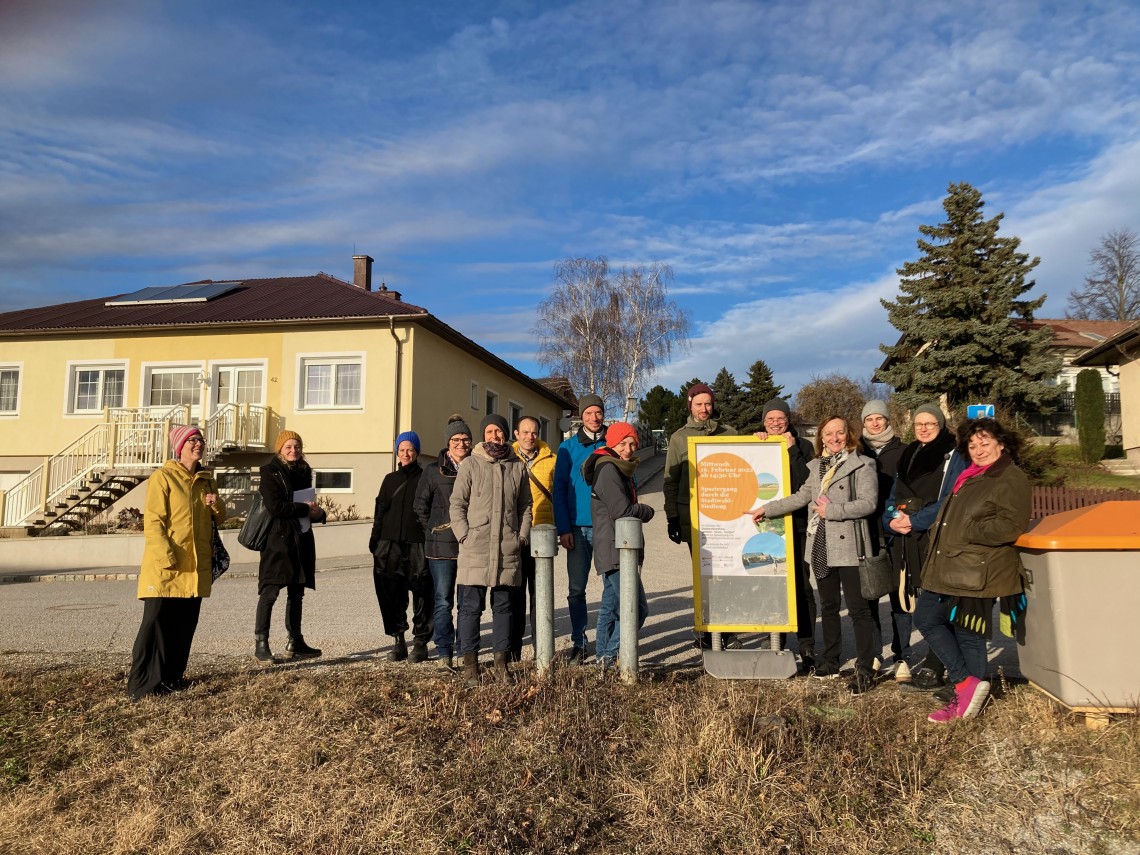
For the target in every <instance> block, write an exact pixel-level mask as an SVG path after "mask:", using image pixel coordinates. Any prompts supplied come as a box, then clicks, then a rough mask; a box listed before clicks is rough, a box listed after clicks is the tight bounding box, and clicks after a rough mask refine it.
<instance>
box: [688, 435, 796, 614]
mask: <svg viewBox="0 0 1140 855" xmlns="http://www.w3.org/2000/svg"><path fill="white" fill-rule="evenodd" d="M789 484H790V474H789V470H788V455H787V453H786V451H785V447H784V443H783V442H782V441H781V440H779V439H775V438H773V439H768V440H759V439H756V438H755V437H743V436H717V437H690V438H689V488H690V495H691V497H692V500H691V508H692V523H693V544H694V547H695V548H694V549H693V600H694V623H695V625H696V628H697V629H698V630H700V631H707V632H792V631H794V630H795V629H796V603H795V597H796V593H795V585H794V584H792V577H791V576H790V575H789V568H794V566H795V564H794V562H793V554H792V518H791V515H788V516H786V517H780V518H778V519H774V520H768V519H765V520H762V521H761V522H760V524H759V525H757V524H756V523H754V522H752V517H751V516H749V515H748V512H749V511H751V510H754V509H755V508H757V507H759V506H760V505H761V504H763V503H764V502H767V501H769V500H771V499H778V498H782V497H784V496H786V495H788V492H789Z"/></svg>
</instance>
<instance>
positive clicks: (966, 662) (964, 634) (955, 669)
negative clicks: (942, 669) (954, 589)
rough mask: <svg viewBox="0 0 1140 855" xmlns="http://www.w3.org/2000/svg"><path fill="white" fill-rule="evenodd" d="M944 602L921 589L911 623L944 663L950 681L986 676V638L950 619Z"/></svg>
mask: <svg viewBox="0 0 1140 855" xmlns="http://www.w3.org/2000/svg"><path fill="white" fill-rule="evenodd" d="M947 606H948V603H947V602H945V601H943V600H941V599H940V598H939V595H938V594H935V593H933V592H932V591H926V590H924V591H922V592H920V593H919V595H918V601H917V602H916V603H915V605H914V625H915V627H916V628H917V629H918V631H919V632H921V633H922V637H923V638H925V639H926V643H927V644H929V645H930V650H931V651H932V652H933V653H934V655H935V656H937V657H938V659H939V660H940V661H941V662H942V664H943V665H945V666H946V675H947V676H948V677H949V678H950V680H951V682H953V683H961V682H962V681H963V680H965V679H966V678H967V677H969V676H971V675H972V676H974V677H977V678H978V679H979V680H984V679H986V666H987V663H988V661H989V660H988V659H987V657H986V637H985V636H984V635H979V634H978V633H976V632H970V630H968V629H965V628H964V627H960V626H958V625H957V624H953V623H951V622H950V614H949V609H948V607H947Z"/></svg>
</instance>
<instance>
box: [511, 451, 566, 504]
mask: <svg viewBox="0 0 1140 855" xmlns="http://www.w3.org/2000/svg"><path fill="white" fill-rule="evenodd" d="M511 448H513V449H514V450H515V454H517V455H518V456H519V460H522V461H523V464H524V465H525V466H526V467H527V468H528V469H529V470H530V472H531V474H532V475H534V477H535V478H537V479H538V483H539V484H542V485H543V486H544V487H546V491H547V493H549V494H550V496H549V497H547V495H546V493H543V492H542V490H540V489H538V487H537V486H535V483H534V481H533V480H532V479H531V478H529V477H528V478H527V481H529V482H530V498H531V501H532V503H533V504H532V505H531V509H530V515H531V525H554V469H555V465H556V461H557V458H556V457H555V456H554V452H553V451H551V450H550V446H549V445H547V444H546V443H545V442H543V441H542V440H541V439H540V440H539V441H538V447H537V448H536V449H535V456H534V457H533V458H532V459H531V460H530V461H529V462H528V461H527V460H524V459H523V455H522V452H520V451H519V444H518V442H517V441H515V442H513V443H512V444H511Z"/></svg>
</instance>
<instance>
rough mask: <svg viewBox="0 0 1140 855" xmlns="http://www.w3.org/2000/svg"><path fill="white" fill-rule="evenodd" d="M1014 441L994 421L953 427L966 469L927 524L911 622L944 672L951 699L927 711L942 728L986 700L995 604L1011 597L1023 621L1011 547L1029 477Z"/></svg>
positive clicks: (1017, 565)
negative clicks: (918, 590)
mask: <svg viewBox="0 0 1140 855" xmlns="http://www.w3.org/2000/svg"><path fill="white" fill-rule="evenodd" d="M1020 444H1021V443H1020V439H1019V437H1018V436H1017V435H1016V434H1014V433H1012V432H1010V431H1008V430H1006V429H1005V428H1004V427H1003V426H1002V425H1001V424H999V423H998V422H997V421H995V420H994V419H974V420H972V421H968V422H966V423H964V424H963V425H962V426H961V427H960V428H959V429H958V451H959V453H961V454H968V455H969V457H970V465H969V466H967V467H966V469H965V471H963V472H962V474H961V475H959V476H958V478H957V480H956V481H955V483H954V487H953V489H952V491H951V493H950V495H949V496H947V497H946V500H945V501H944V502H943V503H942V507H941V509H940V510H939V511H938V517H937V518H936V519H935V521H934V525H933V526H931V529H930V531H931V535H930V549H929V551H928V552H927V555H926V563H925V564H923V566H922V592H921V593H920V594H919V595H918V602H917V604H916V605H915V610H914V623H915V626H916V627H917V628H918V631H919V632H921V633H922V636H923V638H925V639H926V642H927V644H929V645H930V649H931V651H933V652H934V654H935V655H936V656H937V657H938V658H939V659H940V660H941V661H942V663H943V664H944V665H945V666H946V673H947V676H948V677H949V678H950V680H951V681H952V682H953V683H954V688H955V698H954V700H952V701H951V702H950V703H949V704H948V705H947V706H946V707H945V708H944V709H941V710H938V711H937V712H934V713H931V714H930V716H929V718H930V721H932V722H936V723H939V724H942V723H945V722H948V721H952V720H954V719H957V718H970V717H971V716H974V715H977V714H978V712H980V711H981V708H982V706H983V705H984V703H985V700H986V698H987V697H988V696H989V689H990V684H989V683H988V682H986V679H985V678H986V639H987V638H989V634H990V619H991V617H992V616H993V608H994V601H995V599H996V598H999V597H1000V598H1007V597H1008V598H1012V601H1011V602H1010V603H1009V605H1010V613H1011V615H1012V616H1014V619H1019V618H1020V613H1021V610H1022V609H1023V608H1024V598H1023V597H1022V590H1023V585H1022V565H1021V556H1020V555H1019V554H1018V552H1017V549H1016V547H1015V546H1014V545H1013V544H1014V541H1016V540H1017V539H1018V538H1019V537H1020V536H1021V535H1022V534H1023V533H1024V532H1025V529H1026V528H1027V527H1028V525H1029V516H1030V513H1031V510H1032V498H1031V495H1032V494H1031V490H1030V486H1029V479H1028V478H1027V477H1026V475H1025V473H1024V472H1022V471H1021V470H1020V469H1018V468H1017V466H1016V464H1015V463H1014V460H1015V458H1016V457H1017V454H1018V452H1019V451H1020Z"/></svg>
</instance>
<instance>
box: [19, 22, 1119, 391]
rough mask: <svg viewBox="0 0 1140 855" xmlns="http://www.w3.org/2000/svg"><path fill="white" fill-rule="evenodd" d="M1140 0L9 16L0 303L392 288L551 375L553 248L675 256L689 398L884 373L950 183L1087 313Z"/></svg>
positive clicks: (680, 365)
mask: <svg viewBox="0 0 1140 855" xmlns="http://www.w3.org/2000/svg"><path fill="white" fill-rule="evenodd" d="M1138 46H1140V5H1138V4H1136V3H1134V2H1093V3H1079V2H1058V3H1042V2H1032V3H1027V2H1010V0H1003V2H1000V3H993V2H973V0H955V2H950V3H942V2H924V3H921V4H912V3H902V2H851V3H844V4H839V3H834V2H771V3H769V2H716V0H703V1H702V2H668V0H662V2H627V0H604V2H592V0H586V2H533V3H532V2H521V0H519V2H514V0H502V1H501V2H478V0H469V2H449V0H442V2H439V1H438V0H437V2H433V3H430V4H429V3H418V2H399V3H396V2H368V3H353V2H343V3H316V2H313V3H309V2H292V3H290V2H258V0H247V1H246V2H240V3H234V2H232V1H231V0H226V2H195V0H186V2H180V3H173V2H150V0H147V1H146V2H142V0H137V2H136V0H102V2H100V3H97V4H95V3H90V2H80V0H5V2H3V3H2V4H0V310H8V309H14V308H22V307H25V306H34V305H44V304H47V303H55V302H66V301H68V300H73V299H81V298H84V297H90V296H100V295H104V294H111V293H120V292H124V291H129V290H134V289H136V288H139V287H143V286H147V285H171V284H178V283H181V282H187V281H192V280H195V279H199V278H212V279H230V278H241V277H243V276H275V275H295V274H305V273H312V272H314V271H316V270H324V271H326V272H328V273H332V274H334V275H338V276H340V277H342V278H346V279H351V273H352V262H351V256H352V254H353V251H354V250H355V251H358V252H366V253H368V254H370V255H372V256H373V257H374V258H375V259H376V267H375V276H376V278H378V279H383V280H385V281H386V282H387V283H388V285H389V286H390V287H392V288H395V289H396V290H399V291H401V292H403V294H404V297H405V299H407V300H408V301H409V302H412V303H416V304H418V305H422V306H425V307H426V308H427V309H429V310H430V311H431V312H433V313H434V314H436V315H437V316H439V317H440V318H441V319H443V320H444V321H446V322H448V323H450V324H452V325H453V326H455V327H456V328H458V329H459V330H461V331H462V332H464V333H465V334H467V335H469V336H470V337H472V338H474V339H475V340H476V341H479V342H480V343H481V344H483V345H485V346H486V347H488V348H490V349H492V350H494V351H495V352H496V353H498V354H499V355H501V356H502V357H503V358H505V359H507V360H508V361H510V362H512V363H514V364H516V365H518V366H519V367H520V368H521V369H523V370H524V371H527V372H529V373H532V374H542V373H544V372H543V370H542V369H541V368H540V367H539V366H538V365H537V364H536V363H535V362H534V352H535V345H534V341H533V337H532V335H531V334H530V330H531V328H532V326H533V323H534V307H535V306H536V304H537V303H538V302H539V301H540V300H541V299H542V298H543V296H544V295H545V294H546V292H547V290H548V289H549V287H550V285H551V282H552V268H553V265H554V263H555V261H556V260H558V259H560V258H564V257H568V256H578V255H585V256H595V255H605V256H607V257H608V258H609V259H610V261H611V264H614V265H622V264H629V265H632V264H642V263H650V262H653V261H661V262H665V263H668V264H669V265H671V266H672V268H673V270H674V274H675V283H674V288H673V295H674V297H675V298H676V299H677V300H678V301H679V302H680V303H681V304H682V305H684V306H685V307H686V308H688V309H689V310H690V311H691V312H692V315H693V318H694V321H695V326H694V337H693V347H692V350H691V352H690V353H688V354H685V355H682V356H680V357H679V358H677V359H675V360H674V362H673V363H672V364H671V365H670V366H668V368H667V369H665V370H664V371H663V372H662V373H661V375H660V376H659V377H658V378H656V379H657V380H660V381H661V382H664V383H665V384H666V385H668V386H670V387H676V386H677V385H679V384H680V383H681V382H683V381H685V380H687V379H688V378H690V377H692V376H694V375H696V376H701V377H704V378H707V379H709V380H711V379H712V376H713V375H714V374H715V372H716V371H717V370H718V369H719V368H720V367H721V366H722V365H724V366H727V367H728V369H729V370H730V371H732V372H733V373H735V374H736V376H737V379H738V380H743V379H744V377H745V375H746V372H747V369H748V366H749V365H750V364H751V363H752V362H753V361H754V360H755V359H758V358H762V359H764V360H766V361H767V362H768V364H769V365H770V366H771V367H772V369H773V370H774V372H775V374H776V380H777V382H779V383H783V384H784V385H785V386H786V387H787V388H788V390H789V391H794V390H795V389H796V388H798V387H799V385H801V384H802V383H803V382H805V381H806V380H807V379H808V378H809V377H810V376H811V375H812V374H822V373H827V372H829V371H843V372H846V373H850V374H852V375H853V376H855V377H866V376H868V375H869V374H870V371H871V370H872V368H873V367H874V366H875V365H877V364H878V363H879V362H880V361H881V358H882V357H881V354H880V353H879V351H878V345H879V344H880V343H881V342H884V341H893V340H894V339H895V337H896V333H895V331H894V330H893V329H892V328H891V327H890V326H889V324H888V323H887V320H886V312H885V311H884V310H883V309H882V308H881V306H880V305H879V302H878V298H879V297H887V298H890V297H891V296H892V295H893V294H895V293H896V290H897V276H896V274H895V268H896V267H898V266H899V265H900V264H901V263H902V262H904V261H906V260H909V259H911V258H914V257H915V256H916V255H917V249H916V247H915V239H916V237H917V236H918V226H919V225H920V224H922V223H936V222H939V221H940V220H941V215H942V210H941V200H942V198H943V196H944V195H945V192H946V187H947V185H948V184H949V183H950V182H952V181H968V182H970V183H972V184H974V185H975V186H977V187H979V188H980V189H981V190H982V191H983V193H984V194H985V198H986V201H987V211H989V212H991V213H996V212H998V211H1004V212H1005V215H1006V217H1005V220H1004V227H1003V233H1006V234H1016V235H1018V236H1020V237H1021V238H1022V240H1023V244H1022V247H1023V249H1024V250H1025V251H1027V252H1029V253H1031V254H1033V255H1039V256H1040V257H1041V265H1040V267H1039V268H1038V269H1037V271H1036V279H1037V283H1038V289H1039V292H1040V293H1047V294H1049V300H1048V302H1047V303H1046V306H1045V310H1044V312H1043V314H1044V315H1046V316H1051V317H1058V316H1061V315H1063V313H1064V308H1065V299H1066V297H1067V294H1068V292H1069V290H1070V289H1071V288H1073V287H1075V286H1077V285H1079V284H1080V282H1081V280H1082V277H1083V276H1084V274H1085V273H1086V271H1087V269H1088V253H1089V250H1090V249H1091V248H1092V247H1093V246H1094V245H1095V244H1096V243H1097V241H1098V240H1099V238H1100V236H1101V235H1103V234H1104V233H1106V232H1107V231H1109V230H1111V229H1116V228H1121V227H1131V228H1133V229H1136V230H1140V47H1138Z"/></svg>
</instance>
